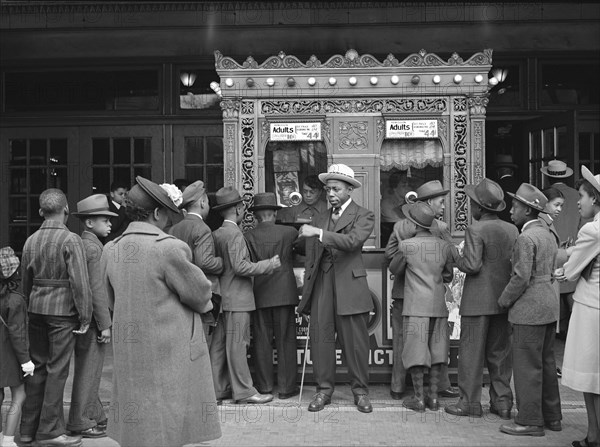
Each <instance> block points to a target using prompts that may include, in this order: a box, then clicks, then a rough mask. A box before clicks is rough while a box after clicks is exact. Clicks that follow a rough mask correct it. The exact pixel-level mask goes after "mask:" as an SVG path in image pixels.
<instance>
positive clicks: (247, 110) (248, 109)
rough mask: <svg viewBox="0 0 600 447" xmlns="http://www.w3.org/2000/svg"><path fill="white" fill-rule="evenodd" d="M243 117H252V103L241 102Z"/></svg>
mask: <svg viewBox="0 0 600 447" xmlns="http://www.w3.org/2000/svg"><path fill="white" fill-rule="evenodd" d="M241 112H242V114H243V115H254V101H242V110H241Z"/></svg>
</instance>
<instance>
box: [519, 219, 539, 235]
mask: <svg viewBox="0 0 600 447" xmlns="http://www.w3.org/2000/svg"><path fill="white" fill-rule="evenodd" d="M536 221H537V219H533V220H530V221H529V222H527V223H526V224H525V225H523V228H521V233H522V232H523V231H525V228H527V227H528V226H529V224H532V223H534V222H536Z"/></svg>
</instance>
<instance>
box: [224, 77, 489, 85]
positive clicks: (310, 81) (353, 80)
mask: <svg viewBox="0 0 600 447" xmlns="http://www.w3.org/2000/svg"><path fill="white" fill-rule="evenodd" d="M474 79H475V82H476V83H477V84H481V83H482V82H483V76H482V75H480V74H478V75H476V76H475V78H474ZM452 80H453V81H454V83H455V84H460V83H461V82H462V80H463V77H462V75H459V74H456V75H454V78H453V79H452ZM431 81H432V82H433V83H434V84H436V85H437V84H439V83H440V82H442V78H441V77H440V76H439V75H434V76H433V77H432V78H431ZM493 81H496V83H497V80H496V78H491V79H490V80H489V82H490V84H492V85H495V84H494V83H493ZM306 82H307V83H308V85H310V86H311V87H312V86H314V85H315V84H316V83H317V80H316V78H313V77H310V78H308V79H307V80H306ZM337 82H338V81H337V79H336V78H334V77H330V78H329V79H328V83H329V85H332V86H333V85H336V84H337ZM369 82H370V83H371V85H377V84H378V83H379V78H378V77H377V76H371V77H370V78H369ZM399 82H400V77H399V76H397V75H393V76H392V77H390V83H392V84H393V85H397V84H398V83H399ZM410 82H411V83H412V84H414V85H417V84H418V83H419V82H421V77H420V76H419V75H414V76H413V77H412V78H411V80H410ZM286 83H287V85H288V86H289V87H293V86H294V85H296V80H295V79H294V78H292V77H289V78H287V81H286ZM357 83H358V79H357V78H356V77H355V76H351V77H349V78H348V84H350V85H356V84H357ZM266 84H267V86H269V87H273V86H274V85H275V79H274V78H267V79H266ZM225 85H226V86H227V87H230V88H231V87H233V85H234V82H233V79H231V78H227V79H225ZM246 85H247V86H248V87H254V85H255V81H254V79H253V78H247V79H246Z"/></svg>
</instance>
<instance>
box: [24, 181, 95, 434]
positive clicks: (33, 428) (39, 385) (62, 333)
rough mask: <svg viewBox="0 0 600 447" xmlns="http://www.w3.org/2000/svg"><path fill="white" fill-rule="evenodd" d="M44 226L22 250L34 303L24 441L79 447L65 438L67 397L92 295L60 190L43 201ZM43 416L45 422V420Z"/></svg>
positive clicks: (80, 246) (28, 294) (29, 298)
mask: <svg viewBox="0 0 600 447" xmlns="http://www.w3.org/2000/svg"><path fill="white" fill-rule="evenodd" d="M39 202H40V211H39V213H40V216H42V217H43V218H44V222H43V223H42V226H41V227H40V229H39V230H38V231H36V232H35V233H33V234H32V235H31V236H29V238H27V241H26V242H25V246H24V247H23V258H22V262H21V266H22V282H23V295H25V298H26V300H27V302H28V303H29V306H28V309H27V310H28V312H29V340H30V341H31V345H30V349H29V353H30V355H31V360H32V361H33V363H34V364H35V371H36V372H35V374H34V375H33V377H31V378H30V379H29V380H27V382H26V383H25V393H26V394H27V397H26V399H25V404H24V405H23V416H22V418H21V430H20V433H21V441H22V442H23V443H29V442H32V441H33V440H35V441H36V442H37V443H38V444H39V445H52V446H59V445H63V446H79V445H81V437H80V436H67V435H66V434H65V431H66V427H65V420H64V414H63V392H64V388H65V384H66V381H67V376H68V375H69V363H70V360H71V355H72V354H73V348H74V347H75V334H79V335H82V334H85V333H86V332H87V330H88V328H89V326H90V319H91V316H92V293H91V291H90V285H89V280H88V272H87V266H86V261H85V254H84V247H83V242H82V241H81V238H80V237H79V236H78V235H76V234H75V233H71V232H70V231H69V229H68V228H67V226H66V225H65V224H66V222H67V220H68V218H69V204H68V203H67V198H66V196H65V194H64V193H63V192H62V191H61V190H60V189H55V188H51V189H47V190H45V191H43V192H42V194H41V195H40V199H39ZM42 415H43V417H41V416H42Z"/></svg>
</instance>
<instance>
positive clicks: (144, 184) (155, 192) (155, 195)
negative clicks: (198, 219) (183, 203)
mask: <svg viewBox="0 0 600 447" xmlns="http://www.w3.org/2000/svg"><path fill="white" fill-rule="evenodd" d="M135 181H136V182H137V183H136V184H135V185H133V187H132V188H131V189H130V190H129V192H128V193H127V197H128V198H129V199H130V200H131V201H132V202H133V203H135V204H136V205H138V206H140V207H141V208H144V209H152V208H153V207H154V206H156V205H160V206H164V207H165V208H168V209H170V210H171V211H173V212H174V213H178V214H179V209H178V208H177V206H176V205H175V203H174V202H173V201H172V200H171V198H170V197H169V195H168V194H167V191H165V190H164V189H163V188H161V187H160V186H159V185H158V184H156V183H154V182H153V181H151V180H148V179H146V178H144V177H142V176H139V175H138V176H137V177H136V178H135ZM148 198H150V199H151V201H149V200H148ZM151 202H154V203H151Z"/></svg>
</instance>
